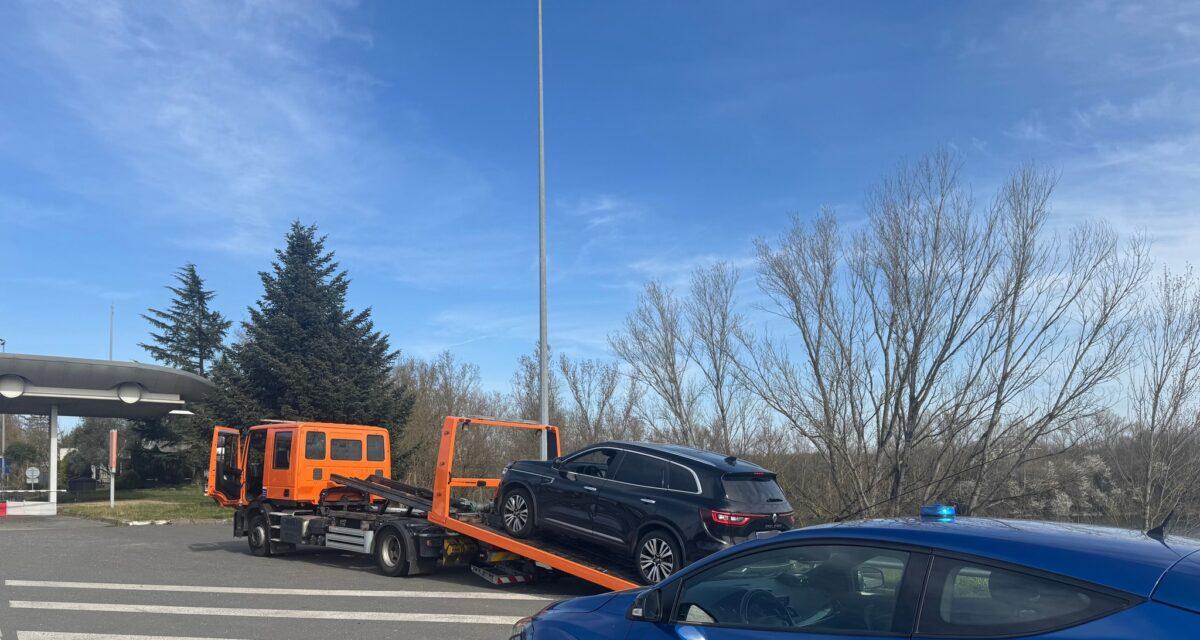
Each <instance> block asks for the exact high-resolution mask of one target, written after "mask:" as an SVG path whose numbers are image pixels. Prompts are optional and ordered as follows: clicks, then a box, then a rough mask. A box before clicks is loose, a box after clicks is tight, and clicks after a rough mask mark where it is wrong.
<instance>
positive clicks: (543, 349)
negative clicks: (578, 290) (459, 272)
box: [537, 0, 550, 460]
mask: <svg viewBox="0 0 1200 640" xmlns="http://www.w3.org/2000/svg"><path fill="white" fill-rule="evenodd" d="M537 36H538V42H537V64H538V87H537V91H538V285H539V287H538V290H539V306H540V312H541V313H540V320H541V327H540V329H541V330H540V333H539V338H538V379H539V382H540V384H541V398H540V407H539V408H540V412H539V414H538V422H540V423H542V424H550V347H549V345H548V344H547V333H548V331H547V323H546V134H545V112H544V108H543V104H542V0H538V28H537ZM548 437H549V432H543V433H542V436H541V443H540V447H539V448H540V450H541V455H542V460H545V459H546V458H548V457H549V446H548V443H547V438H548Z"/></svg>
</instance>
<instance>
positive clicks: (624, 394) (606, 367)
mask: <svg viewBox="0 0 1200 640" xmlns="http://www.w3.org/2000/svg"><path fill="white" fill-rule="evenodd" d="M558 369H559V373H560V374H561V375H562V380H563V382H564V383H565V385H566V388H567V396H568V398H569V402H568V404H567V407H568V408H567V409H566V411H565V412H564V413H565V415H564V426H566V427H569V428H568V429H566V430H564V432H563V434H562V435H563V440H564V448H565V449H568V450H569V449H573V448H575V447H577V446H582V445H585V444H589V443H594V442H599V441H601V440H607V439H632V440H636V439H640V438H642V437H643V435H644V428H643V426H642V424H641V421H640V420H639V419H638V417H637V412H636V406H637V403H638V401H639V400H640V397H641V392H640V387H639V386H638V384H637V381H636V380H634V379H632V378H626V377H625V376H622V375H621V371H620V367H619V366H618V365H617V364H616V363H615V362H603V361H601V360H592V359H582V360H578V361H573V360H571V359H570V358H569V357H567V355H566V354H562V355H560V356H559V360H558Z"/></svg>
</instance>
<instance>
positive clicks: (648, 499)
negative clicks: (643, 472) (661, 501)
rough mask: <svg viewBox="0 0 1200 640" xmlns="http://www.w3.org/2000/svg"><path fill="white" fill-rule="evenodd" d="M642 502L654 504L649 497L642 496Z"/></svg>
mask: <svg viewBox="0 0 1200 640" xmlns="http://www.w3.org/2000/svg"><path fill="white" fill-rule="evenodd" d="M642 502H645V503H646V504H654V501H653V500H651V499H650V498H642Z"/></svg>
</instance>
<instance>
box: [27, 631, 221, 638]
mask: <svg viewBox="0 0 1200 640" xmlns="http://www.w3.org/2000/svg"><path fill="white" fill-rule="evenodd" d="M17 640H222V639H220V638H184V636H179V635H122V634H112V633H65V632H17Z"/></svg>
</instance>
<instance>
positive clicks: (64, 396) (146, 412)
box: [0, 353, 213, 419]
mask: <svg viewBox="0 0 1200 640" xmlns="http://www.w3.org/2000/svg"><path fill="white" fill-rule="evenodd" d="M212 390H213V384H212V383H211V382H209V381H208V380H205V379H204V378H202V377H200V376H198V375H195V374H192V373H188V372H186V371H180V370H178V369H171V368H169V367H160V366H157V365H152V364H141V363H138V362H115V361H112V360H85V359H80V358H60V357H56V356H34V355H25V354H18V353H3V354H0V413H8V414H38V415H50V413H51V408H52V407H54V408H56V409H57V413H58V415H61V416H80V417H84V416H91V417H97V418H131V419H136V418H159V417H163V416H166V415H168V414H170V413H171V412H173V411H175V412H183V411H186V406H187V403H188V402H195V401H198V400H201V399H203V398H204V397H205V396H207V395H208V394H209V393H210V392H211V391H212Z"/></svg>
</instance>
